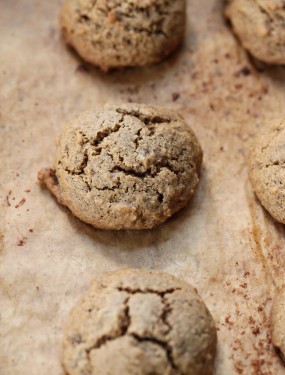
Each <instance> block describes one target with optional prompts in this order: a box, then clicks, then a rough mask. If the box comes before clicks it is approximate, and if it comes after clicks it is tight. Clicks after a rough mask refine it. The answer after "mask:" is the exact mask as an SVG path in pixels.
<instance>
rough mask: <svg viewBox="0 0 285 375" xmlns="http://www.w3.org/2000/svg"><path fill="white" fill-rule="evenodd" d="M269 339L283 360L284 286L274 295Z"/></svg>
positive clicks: (284, 357) (284, 329) (284, 325)
mask: <svg viewBox="0 0 285 375" xmlns="http://www.w3.org/2000/svg"><path fill="white" fill-rule="evenodd" d="M271 339H272V343H273V345H274V346H275V348H276V349H277V351H278V352H279V354H280V355H281V357H282V359H283V360H284V361H285V288H282V289H280V290H279V291H278V292H277V293H276V295H275V297H274V301H273V306H272V311H271Z"/></svg>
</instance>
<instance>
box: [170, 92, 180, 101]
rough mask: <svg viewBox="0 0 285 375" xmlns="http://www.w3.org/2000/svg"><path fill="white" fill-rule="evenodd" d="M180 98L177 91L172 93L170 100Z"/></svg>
mask: <svg viewBox="0 0 285 375" xmlns="http://www.w3.org/2000/svg"><path fill="white" fill-rule="evenodd" d="M179 98H180V94H179V93H178V92H174V93H173V94H172V100H173V101H174V102H176V100H178V99H179Z"/></svg>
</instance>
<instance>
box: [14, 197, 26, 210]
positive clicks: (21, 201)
mask: <svg viewBox="0 0 285 375" xmlns="http://www.w3.org/2000/svg"><path fill="white" fill-rule="evenodd" d="M25 202H26V199H25V198H22V199H21V200H20V202H19V203H18V204H16V206H15V208H19V207H21V206H23V204H24V203H25Z"/></svg>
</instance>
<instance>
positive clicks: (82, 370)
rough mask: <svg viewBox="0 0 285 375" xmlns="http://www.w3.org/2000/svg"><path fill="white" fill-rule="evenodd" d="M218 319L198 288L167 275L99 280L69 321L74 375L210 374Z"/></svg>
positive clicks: (129, 273) (69, 368)
mask: <svg viewBox="0 0 285 375" xmlns="http://www.w3.org/2000/svg"><path fill="white" fill-rule="evenodd" d="M216 340H217V337H216V329H215V326H214V322H213V319H212V317H211V315H210V313H209V311H208V309H207V308H206V306H205V304H204V303H203V301H202V300H201V298H200V297H199V296H198V294H197V292H196V290H195V289H194V288H193V287H192V286H190V285H189V284H187V283H186V282H184V281H181V280H179V279H177V278H175V277H173V276H170V275H168V274H166V273H163V272H158V271H149V270H132V269H130V270H120V271H116V272H113V273H109V274H105V275H103V276H101V277H100V278H98V279H97V280H95V281H94V282H93V284H92V285H91V288H90V290H89V291H88V292H87V294H86V295H85V297H84V298H83V299H82V300H81V302H79V303H78V304H77V305H76V306H75V308H74V309H73V311H72V312H71V314H70V316H69V317H68V320H67V323H66V326H65V329H64V339H63V351H62V363H63V367H64V370H65V373H66V374H68V375H79V374H81V375H82V374H84V375H95V374H96V375H109V374H112V375H122V374H124V375H144V374H148V375H150V374H156V375H160V374H161V375H181V374H191V375H198V374H199V375H210V374H212V371H213V362H214V357H215V350H216Z"/></svg>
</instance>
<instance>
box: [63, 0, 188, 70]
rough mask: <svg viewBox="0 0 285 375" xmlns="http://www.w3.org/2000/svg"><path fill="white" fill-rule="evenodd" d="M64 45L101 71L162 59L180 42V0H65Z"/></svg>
mask: <svg viewBox="0 0 285 375" xmlns="http://www.w3.org/2000/svg"><path fill="white" fill-rule="evenodd" d="M60 21H61V27H62V31H63V36H64V38H65V40H66V42H67V43H68V44H70V45H71V46H73V47H74V48H75V50H76V51H77V52H78V53H79V55H81V57H82V58H83V59H85V60H86V61H88V62H90V63H92V64H94V65H98V66H99V67H101V69H102V70H105V71H107V70H109V69H112V68H122V67H126V66H143V65H146V64H151V63H155V62H158V61H160V60H162V59H163V58H164V57H165V56H167V55H168V54H170V53H171V52H172V51H173V50H174V49H175V48H176V47H177V46H178V45H179V44H180V43H181V42H182V40H183V36H184V29H185V0H171V1H170V0H143V1H141V0H128V1H121V0H97V1H93V0H65V2H64V5H63V7H62V11H61V17H60Z"/></svg>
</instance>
